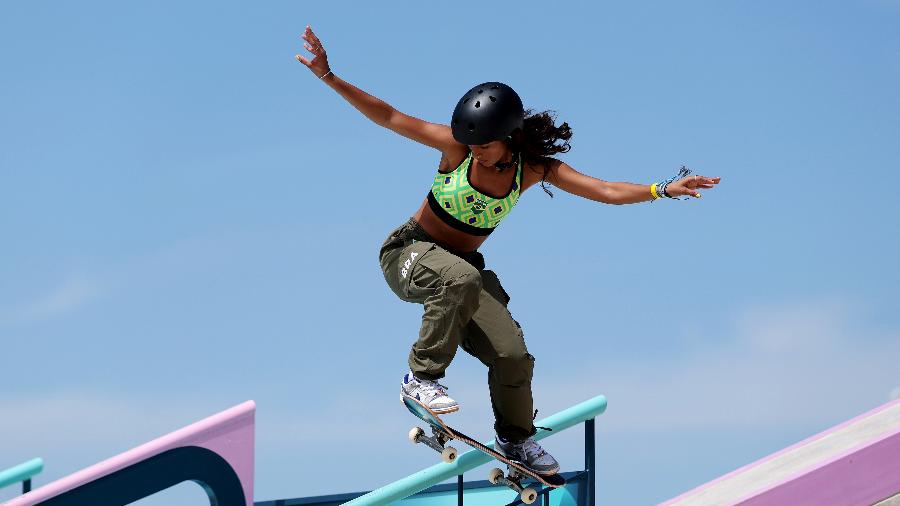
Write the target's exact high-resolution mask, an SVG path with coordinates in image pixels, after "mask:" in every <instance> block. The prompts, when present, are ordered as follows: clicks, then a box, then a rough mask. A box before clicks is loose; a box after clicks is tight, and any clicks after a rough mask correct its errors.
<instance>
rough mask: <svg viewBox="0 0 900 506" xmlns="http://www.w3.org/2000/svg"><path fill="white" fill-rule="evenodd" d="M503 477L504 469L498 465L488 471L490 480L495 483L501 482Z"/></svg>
mask: <svg viewBox="0 0 900 506" xmlns="http://www.w3.org/2000/svg"><path fill="white" fill-rule="evenodd" d="M501 478H503V471H502V470H500V469H497V468H496V467H495V468H493V469H491V472H489V473H488V481H489V482H491V483H492V484H494V485H496V484H498V483H500V479H501Z"/></svg>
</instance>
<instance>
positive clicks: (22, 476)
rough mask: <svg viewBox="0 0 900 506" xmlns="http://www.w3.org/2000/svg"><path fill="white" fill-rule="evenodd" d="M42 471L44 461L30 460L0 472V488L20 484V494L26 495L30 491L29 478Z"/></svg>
mask: <svg viewBox="0 0 900 506" xmlns="http://www.w3.org/2000/svg"><path fill="white" fill-rule="evenodd" d="M43 470H44V461H43V460H42V459H31V460H29V461H28V462H25V463H22V464H19V465H17V466H15V467H11V468H9V469H7V470H6V471H0V488H3V487H6V486H9V485H12V484H13V483H19V482H21V483H22V493H23V494H25V493H28V492H30V491H31V478H33V477H34V476H35V475H36V474H39V473H40V472H41V471H43Z"/></svg>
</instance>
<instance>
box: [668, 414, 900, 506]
mask: <svg viewBox="0 0 900 506" xmlns="http://www.w3.org/2000/svg"><path fill="white" fill-rule="evenodd" d="M826 504H827V505H842V506H843V505H847V506H853V505H864V506H870V505H878V506H888V505H890V506H900V399H898V400H896V401H893V402H890V403H888V404H885V405H883V406H881V407H879V408H876V409H874V410H872V411H869V412H868V413H865V414H863V415H860V416H858V417H856V418H854V419H852V420H850V421H848V422H845V423H843V424H840V425H838V426H836V427H833V428H831V429H829V430H826V431H825V432H822V433H820V434H817V435H815V436H813V437H811V438H809V439H806V440H805V441H801V442H800V443H797V444H795V445H793V446H791V447H789V448H786V449H784V450H782V451H780V452H777V453H775V454H773V455H770V456H768V457H766V458H763V459H761V460H759V461H757V462H754V463H752V464H749V465H747V466H744V467H742V468H740V469H738V470H736V471H734V472H732V473H729V474H727V475H725V476H723V477H721V478H719V479H717V480H714V481H711V482H709V483H707V484H705V485H702V486H700V487H697V488H695V489H694V490H691V491H689V492H687V493H685V494H682V495H680V496H678V497H676V498H674V499H671V500H669V501H666V502H664V503H662V505H661V506H707V505H708V506H721V505H741V506H770V505H771V506H775V505H779V506H780V505H791V506H805V505H809V506H821V505H826Z"/></svg>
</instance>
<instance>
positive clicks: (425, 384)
mask: <svg viewBox="0 0 900 506" xmlns="http://www.w3.org/2000/svg"><path fill="white" fill-rule="evenodd" d="M419 387H420V388H421V389H422V390H424V391H425V392H426V393H430V394H433V395H435V397H437V396H440V395H447V390H448V388H447V387H445V386H444V385H441V384H440V383H438V382H437V381H430V380H419Z"/></svg>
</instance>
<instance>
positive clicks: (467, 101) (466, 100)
mask: <svg viewBox="0 0 900 506" xmlns="http://www.w3.org/2000/svg"><path fill="white" fill-rule="evenodd" d="M469 100H472V97H469V98H467V99H465V100H463V103H464V104H468V103H469Z"/></svg>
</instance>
